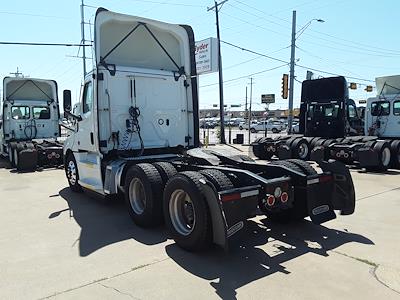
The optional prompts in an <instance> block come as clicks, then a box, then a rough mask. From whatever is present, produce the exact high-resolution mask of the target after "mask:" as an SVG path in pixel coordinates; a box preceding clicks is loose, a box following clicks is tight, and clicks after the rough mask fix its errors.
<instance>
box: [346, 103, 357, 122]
mask: <svg viewBox="0 0 400 300" xmlns="http://www.w3.org/2000/svg"><path fill="white" fill-rule="evenodd" d="M347 108H348V113H349V118H350V119H354V118H357V111H356V108H355V107H354V105H349V106H348V107H347Z"/></svg>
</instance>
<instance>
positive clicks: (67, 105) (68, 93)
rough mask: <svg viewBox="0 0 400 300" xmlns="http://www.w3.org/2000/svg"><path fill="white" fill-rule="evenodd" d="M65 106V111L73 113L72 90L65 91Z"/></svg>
mask: <svg viewBox="0 0 400 300" xmlns="http://www.w3.org/2000/svg"><path fill="white" fill-rule="evenodd" d="M63 104H64V111H66V112H71V91H70V90H64V91H63Z"/></svg>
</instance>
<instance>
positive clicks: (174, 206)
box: [169, 189, 196, 236]
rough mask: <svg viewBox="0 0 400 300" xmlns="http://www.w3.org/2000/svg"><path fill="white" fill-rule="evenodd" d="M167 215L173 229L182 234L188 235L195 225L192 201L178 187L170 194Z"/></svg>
mask: <svg viewBox="0 0 400 300" xmlns="http://www.w3.org/2000/svg"><path fill="white" fill-rule="evenodd" d="M169 215H170V218H171V222H172V225H173V226H174V228H175V230H176V231H177V232H178V233H179V234H181V235H184V236H187V235H189V234H190V233H191V232H192V231H193V229H194V227H195V225H196V213H195V210H194V205H193V201H192V199H191V198H190V196H189V194H188V193H186V192H185V191H184V190H181V189H178V190H175V191H174V192H173V193H172V194H171V198H170V201H169Z"/></svg>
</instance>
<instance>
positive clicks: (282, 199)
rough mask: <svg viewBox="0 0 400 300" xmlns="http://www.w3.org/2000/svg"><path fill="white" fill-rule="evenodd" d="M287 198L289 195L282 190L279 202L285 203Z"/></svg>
mask: <svg viewBox="0 0 400 300" xmlns="http://www.w3.org/2000/svg"><path fill="white" fill-rule="evenodd" d="M288 200H289V195H288V193H286V192H283V193H282V195H281V202H282V203H286V202H287V201H288Z"/></svg>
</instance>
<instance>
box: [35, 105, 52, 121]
mask: <svg viewBox="0 0 400 300" xmlns="http://www.w3.org/2000/svg"><path fill="white" fill-rule="evenodd" d="M32 114H33V118H34V119H37V120H47V119H50V108H49V107H43V106H42V107H39V106H34V107H32Z"/></svg>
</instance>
